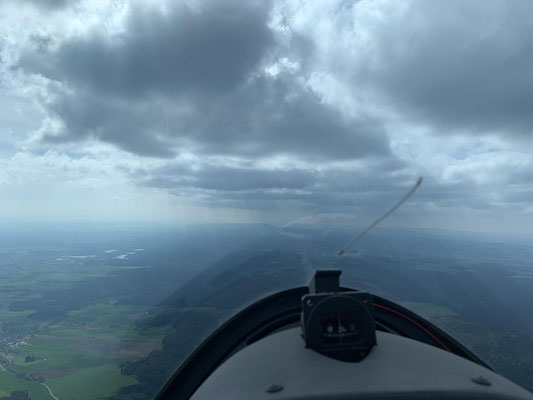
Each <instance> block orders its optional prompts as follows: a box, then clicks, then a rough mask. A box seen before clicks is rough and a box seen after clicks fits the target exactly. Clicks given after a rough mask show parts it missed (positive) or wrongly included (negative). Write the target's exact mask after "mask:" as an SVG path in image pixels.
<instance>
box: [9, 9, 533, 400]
mask: <svg viewBox="0 0 533 400" xmlns="http://www.w3.org/2000/svg"><path fill="white" fill-rule="evenodd" d="M531 15H533V3H532V2H530V1H513V2H507V1H496V0H490V1H487V0H483V1H473V0H472V1H466V2H457V1H446V2H444V1H439V2H435V1H414V0H413V1H402V2H399V1H384V0H383V1H382V0H379V1H370V0H360V1H345V0H342V1H330V2H316V1H284V0H272V1H244V0H243V1H237V0H230V1H226V0H224V1H215V0H190V1H189V0H183V1H164V0H153V1H144V0H142V1H141V0H120V1H111V0H109V1H107V0H99V1H90V0H72V1H66V0H2V1H1V2H0V398H1V399H10V400H14V399H19V400H22V399H28V398H31V399H32V400H70V399H72V400H74V399H95V398H112V399H124V400H125V399H151V398H153V397H154V396H155V395H156V394H157V392H158V390H159V389H160V388H161V387H162V385H164V384H165V382H166V380H167V379H168V378H169V377H170V376H171V375H172V374H173V372H174V371H175V370H176V369H177V368H178V367H179V365H180V364H181V362H182V361H183V360H185V359H186V357H187V356H188V355H189V354H190V353H191V352H192V351H193V350H194V349H195V347H196V346H197V345H198V344H200V343H201V342H202V340H203V339H205V338H206V337H207V336H208V335H209V334H210V333H211V332H213V330H214V329H216V328H217V327H218V326H220V325H221V324H222V323H223V322H224V321H226V320H227V319H228V318H229V317H230V316H232V315H233V314H234V313H235V312H237V311H238V310H241V309H242V308H243V307H245V306H247V305H249V304H251V303H252V302H254V301H255V300H258V299H260V298H262V297H264V296H266V295H267V294H271V293H274V292H276V291H279V290H283V289H288V288H291V287H295V286H304V285H306V284H307V283H308V281H309V279H310V278H311V276H312V274H313V271H314V270H316V269H318V268H336V269H341V270H342V271H343V274H342V277H341V284H342V285H343V286H348V287H352V288H357V289H361V290H365V291H369V292H371V293H373V294H376V295H379V296H382V297H385V298H387V299H390V300H393V301H396V302H398V303H400V304H401V305H403V306H405V307H407V308H409V309H411V310H413V311H414V312H416V313H419V314H420V315H422V316H423V317H425V318H428V319H429V320H430V321H431V322H433V323H435V324H436V325H437V326H439V327H441V328H442V329H443V330H445V331H446V332H447V333H449V334H450V335H452V336H453V337H455V338H457V339H458V340H459V341H460V342H461V343H463V344H464V345H465V346H467V347H468V348H469V349H471V350H472V351H473V352H474V353H476V354H477V355H478V356H479V357H481V358H482V359H483V360H484V361H486V362H487V363H488V364H489V365H490V366H492V367H493V368H494V369H495V370H496V371H497V372H499V373H501V374H503V375H504V376H506V377H508V378H509V379H511V380H513V381H515V382H517V383H519V384H520V385H522V386H524V387H526V388H528V389H530V390H533V384H532V382H533V317H532V315H533V312H532V304H533V303H532V300H533V298H532V293H533V267H532V262H533V243H532V237H533V236H531V235H532V234H533V228H532V227H533V206H532V200H533V190H532V186H531V184H532V183H533V174H532V173H531V171H533V152H532V150H531V149H533V141H532V140H533V139H532V137H531V132H532V129H533V120H532V116H533V113H532V112H531V105H532V104H533V81H532V76H533V75H532V71H533V52H532V49H533V47H532V46H533V43H532V39H531V38H533V25H532V24H531ZM419 176H423V178H424V179H423V183H422V184H421V186H420V187H419V188H418V190H417V191H416V192H415V193H414V194H412V196H411V197H409V198H408V199H407V200H406V201H405V202H404V203H403V204H402V205H401V207H400V208H398V209H397V210H396V211H395V212H394V213H392V214H391V215H390V216H388V217H387V218H386V219H384V220H383V221H380V223H379V225H377V227H375V228H374V229H372V230H370V231H369V232H368V233H366V234H365V235H364V236H363V237H361V238H360V239H358V240H357V241H355V242H354V243H353V244H351V246H349V248H345V247H344V246H345V245H346V244H347V243H349V242H350V240H352V239H353V238H354V237H356V235H357V234H358V233H359V232H361V231H362V230H363V229H364V228H365V227H367V226H369V225H371V224H372V222H373V221H376V220H377V219H378V218H379V217H380V216H382V215H383V214H384V213H386V212H387V210H389V209H391V207H394V205H395V204H397V203H398V202H399V201H400V200H401V199H402V197H403V196H405V195H406V193H408V192H409V190H410V188H412V187H413V185H414V184H415V182H416V181H417V178H418V177H419ZM341 249H344V250H345V251H344V250H342V251H340V250H341Z"/></svg>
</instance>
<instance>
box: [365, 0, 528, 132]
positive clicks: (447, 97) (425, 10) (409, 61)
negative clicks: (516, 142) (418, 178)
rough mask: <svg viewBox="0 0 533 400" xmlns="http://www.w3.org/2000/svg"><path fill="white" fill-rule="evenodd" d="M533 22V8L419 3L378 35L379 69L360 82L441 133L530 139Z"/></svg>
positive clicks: (374, 57) (376, 65)
mask: <svg viewBox="0 0 533 400" xmlns="http://www.w3.org/2000/svg"><path fill="white" fill-rule="evenodd" d="M532 15H533V2H531V1H511V2H509V1H469V2H462V1H451V2H431V1H417V2H414V3H413V4H412V6H411V7H409V9H408V11H407V12H404V13H400V16H399V17H398V16H394V15H393V16H392V17H391V18H388V19H386V22H384V23H383V24H382V25H381V27H380V28H379V29H376V30H375V31H372V34H373V35H375V36H374V37H373V40H374V42H375V46H376V47H375V48H373V49H372V50H371V51H370V54H365V56H368V57H369V58H371V59H372V64H371V65H373V66H374V68H373V69H369V68H368V66H369V65H370V64H369V63H368V59H367V60H363V61H362V63H361V65H360V68H359V69H358V70H357V72H358V74H359V75H357V76H356V77H355V81H356V82H358V83H357V84H358V85H359V84H360V83H361V82H360V81H358V79H360V77H361V76H364V77H365V78H367V79H369V82H371V84H372V85H373V86H374V87H375V88H376V89H377V90H378V91H379V92H380V93H381V94H382V95H384V96H385V97H386V98H387V99H388V100H389V101H391V104H392V105H393V107H394V108H396V110H398V111H399V112H400V114H401V115H402V116H403V117H407V119H410V120H411V122H421V123H424V124H426V125H428V126H430V127H433V128H435V130H436V131H438V132H443V133H446V132H448V131H450V130H452V131H453V130H461V131H465V132H468V133H486V132H504V133H505V134H515V135H522V134H531V133H532V132H533V112H532V105H533V74H532V71H533V39H532V38H533V24H531V16H532ZM369 82H366V84H368V83H369Z"/></svg>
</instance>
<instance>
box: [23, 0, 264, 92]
mask: <svg viewBox="0 0 533 400" xmlns="http://www.w3.org/2000/svg"><path fill="white" fill-rule="evenodd" d="M268 4H269V2H238V1H235V0H233V1H210V2H207V4H204V5H203V7H202V8H201V9H200V10H196V9H191V8H190V7H188V6H187V5H185V4H183V3H180V2H170V3H169V4H168V5H167V6H168V10H167V11H166V12H163V11H161V10H158V9H155V8H146V7H143V6H137V7H135V6H132V7H133V11H132V12H131V14H130V15H129V19H128V22H127V24H126V26H125V30H126V31H125V32H124V33H122V34H117V35H114V36H110V35H108V34H105V33H104V32H92V33H91V34H90V35H88V36H87V37H78V38H71V39H69V40H68V41H67V42H65V43H63V44H62V45H61V46H60V48H59V49H58V50H57V51H56V52H54V53H51V54H50V53H49V54H42V53H41V54H39V53H35V52H31V53H27V54H24V55H23V56H22V57H21V60H20V62H19V67H20V68H22V69H23V70H24V71H27V72H31V73H38V74H41V75H43V76H45V77H47V78H49V79H52V80H56V81H61V82H63V83H67V84H68V85H69V87H70V88H71V89H73V88H75V89H77V90H83V91H95V92H100V93H101V94H102V95H105V96H109V95H112V96H128V97H136V96H140V95H144V94H146V93H154V92H156V93H167V94H175V93H180V94H182V93H184V92H191V91H192V92H194V93H199V92H202V91H205V92H210V93H211V92H215V93H217V92H225V91H228V90H231V89H232V88H234V87H235V86H236V85H238V84H239V83H241V82H242V81H243V80H244V79H246V77H247V75H248V74H249V73H250V72H251V71H252V70H253V69H254V67H256V65H257V64H258V63H259V61H260V60H261V59H262V58H263V57H264V56H265V53H266V52H267V51H268V50H269V48H271V46H272V45H273V43H274V38H273V35H272V32H271V31H270V29H269V28H268V27H267V19H268V15H269V14H268Z"/></svg>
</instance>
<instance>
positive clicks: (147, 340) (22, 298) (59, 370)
mask: <svg viewBox="0 0 533 400" xmlns="http://www.w3.org/2000/svg"><path fill="white" fill-rule="evenodd" d="M4 256H5V253H4ZM7 256H8V257H10V258H12V259H16V260H19V262H18V263H13V264H11V265H12V266H11V267H9V266H8V267H5V268H4V267H3V269H2V270H0V367H1V369H0V397H2V396H9V395H10V393H11V392H12V391H15V390H29V394H30V397H31V399H32V400H41V399H42V400H54V399H53V396H51V395H50V393H49V392H48V389H47V388H46V387H45V386H44V385H43V383H44V384H46V385H47V386H48V387H49V388H50V390H51V391H52V393H53V395H54V396H56V397H57V398H59V399H60V400H70V399H72V400H74V399H77V400H83V399H96V398H104V397H106V396H109V395H112V394H114V393H116V392H117V391H118V390H119V389H120V388H122V387H125V386H129V385H133V384H136V383H137V380H136V379H135V378H133V377H130V376H125V375H122V374H121V373H120V364H121V362H123V361H126V360H136V359H138V358H139V357H142V356H145V355H147V354H148V353H150V352H151V351H153V350H155V349H159V348H160V347H161V340H162V338H163V337H165V335H166V334H168V332H169V329H170V328H169V327H168V326H162V327H157V328H152V329H143V330H142V331H141V330H139V329H137V328H136V323H137V321H139V320H142V319H143V318H149V316H150V315H151V314H150V313H154V312H157V308H154V307H148V306H142V305H139V304H128V305H125V304H120V303H119V302H118V301H117V300H116V299H114V298H113V297H109V296H107V297H104V298H103V299H101V298H99V297H98V296H92V293H91V292H90V289H87V290H89V292H88V295H87V297H83V299H84V300H83V302H84V304H83V305H82V306H74V307H73V308H71V309H70V310H69V308H68V307H69V306H70V300H71V297H69V296H65V295H64V297H63V298H61V301H62V303H60V302H57V304H58V305H57V306H56V303H54V302H55V301H56V298H55V293H58V294H61V293H65V292H68V291H69V290H70V291H71V292H72V287H73V285H75V284H76V283H78V282H82V281H83V282H91V281H92V280H94V279H97V278H101V277H105V276H114V275H113V274H115V273H116V272H117V271H118V270H121V269H122V270H126V271H136V270H142V269H145V268H147V267H145V266H128V265H122V266H117V265H109V264H107V263H106V262H105V260H104V261H102V262H100V263H99V262H97V260H96V259H95V258H81V257H80V258H76V257H73V258H69V257H61V258H58V259H57V260H56V257H51V260H49V261H48V262H42V261H41V260H39V261H38V262H35V259H36V258H39V257H35V256H33V255H32V254H31V253H25V252H24V251H18V250H17V251H13V253H8V254H7ZM50 293H52V297H50ZM111 293H112V291H111ZM73 295H76V293H73ZM85 298H90V299H92V300H91V301H89V302H87V301H86V300H85ZM50 299H52V300H50ZM47 301H48V303H46V302H47ZM50 301H52V303H50ZM13 304H18V305H17V307H18V309H17V308H15V310H13V309H12V308H13ZM26 304H28V305H30V306H29V307H27V306H26ZM43 305H44V307H43V308H41V309H40V307H41V306H43ZM54 307H59V310H60V311H59V312H52V313H51V314H50V318H46V317H45V318H43V317H39V318H35V317H34V314H35V313H36V312H37V311H39V309H40V312H49V311H48V310H52V311H53V310H54ZM25 308H28V309H25ZM63 310H65V311H63Z"/></svg>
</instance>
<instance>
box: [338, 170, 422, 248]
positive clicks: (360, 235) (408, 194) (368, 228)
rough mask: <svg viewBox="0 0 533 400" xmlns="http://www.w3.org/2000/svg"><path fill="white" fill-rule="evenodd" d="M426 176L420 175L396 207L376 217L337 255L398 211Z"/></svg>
mask: <svg viewBox="0 0 533 400" xmlns="http://www.w3.org/2000/svg"><path fill="white" fill-rule="evenodd" d="M423 179H424V178H422V177H421V176H420V177H418V179H417V180H416V183H415V185H414V186H413V187H412V188H411V190H409V191H408V192H407V193H406V195H405V196H403V197H402V198H401V199H400V201H399V202H398V203H396V204H395V205H394V207H392V208H391V209H390V210H388V211H387V212H386V213H385V214H383V215H382V216H381V217H379V218H378V219H376V220H375V221H374V222H372V223H371V224H370V225H368V226H367V227H366V228H365V229H364V230H362V231H361V232H360V233H359V234H358V235H357V236H356V237H354V238H353V239H352V240H350V241H349V242H348V243H346V245H345V246H344V247H343V248H342V249H340V250H339V251H338V252H337V255H339V256H342V255H343V254H344V253H346V252H347V251H348V249H349V248H350V247H351V246H352V245H353V244H354V243H355V242H357V241H358V240H359V239H361V237H363V235H364V234H365V233H367V232H368V231H369V230H370V229H372V228H373V227H375V226H376V225H377V224H379V223H380V222H381V221H383V220H384V219H385V218H387V217H388V216H389V215H391V214H392V213H393V212H394V211H396V210H397V209H398V208H400V206H401V205H402V204H403V203H405V202H406V201H407V199H408V198H409V197H411V196H412V195H413V193H414V192H416V189H418V187H419V186H420V185H421V184H422V180H423Z"/></svg>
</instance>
